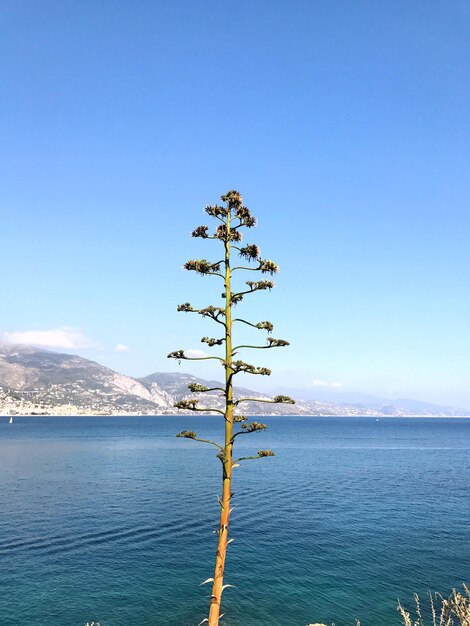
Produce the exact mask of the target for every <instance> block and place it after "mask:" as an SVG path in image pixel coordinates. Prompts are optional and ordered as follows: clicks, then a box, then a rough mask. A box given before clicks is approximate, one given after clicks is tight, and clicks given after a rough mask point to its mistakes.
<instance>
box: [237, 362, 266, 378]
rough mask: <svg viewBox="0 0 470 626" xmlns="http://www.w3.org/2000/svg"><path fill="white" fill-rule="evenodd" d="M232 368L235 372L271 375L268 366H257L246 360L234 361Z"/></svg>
mask: <svg viewBox="0 0 470 626" xmlns="http://www.w3.org/2000/svg"><path fill="white" fill-rule="evenodd" d="M232 370H233V371H234V373H235V374H237V373H238V372H245V373H246V374H259V375H261V376H270V375H271V370H270V369H268V368H267V367H255V366H254V365H250V364H249V363H245V362H244V361H233V363H232Z"/></svg>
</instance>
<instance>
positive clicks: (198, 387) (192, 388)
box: [188, 383, 209, 393]
mask: <svg viewBox="0 0 470 626" xmlns="http://www.w3.org/2000/svg"><path fill="white" fill-rule="evenodd" d="M188 389H189V390H190V391H192V392H193V393H197V392H199V391H201V392H202V391H208V390H209V387H206V386H205V385H201V384H200V383H189V385H188Z"/></svg>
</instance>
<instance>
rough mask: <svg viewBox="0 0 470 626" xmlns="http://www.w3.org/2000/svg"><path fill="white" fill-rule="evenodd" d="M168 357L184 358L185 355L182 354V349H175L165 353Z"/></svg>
mask: <svg viewBox="0 0 470 626" xmlns="http://www.w3.org/2000/svg"><path fill="white" fill-rule="evenodd" d="M167 358H168V359H178V360H181V359H185V358H186V357H185V356H184V350H175V351H174V352H170V354H168V355H167Z"/></svg>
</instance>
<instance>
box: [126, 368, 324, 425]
mask: <svg viewBox="0 0 470 626" xmlns="http://www.w3.org/2000/svg"><path fill="white" fill-rule="evenodd" d="M137 380H138V381H139V382H140V383H142V384H143V385H144V386H145V387H147V389H149V390H151V389H152V386H153V385H157V387H158V388H159V389H163V390H165V391H166V392H167V393H169V394H170V395H171V396H173V398H174V399H175V400H181V399H182V398H185V397H188V396H191V397H192V398H197V399H198V400H199V402H200V405H201V407H212V408H214V409H221V408H223V406H224V396H223V395H222V393H221V392H220V391H208V392H204V393H191V392H190V391H189V390H188V385H189V383H199V384H201V385H204V386H205V387H209V389H212V388H213V387H218V388H221V389H224V387H225V385H224V383H222V382H221V381H216V380H204V379H202V378H197V377H196V376H191V374H182V373H181V374H180V373H176V372H174V373H161V372H155V373H154V374H150V375H149V376H145V378H138V379H137ZM247 397H248V398H261V399H263V398H264V399H266V400H268V399H269V397H268V396H266V395H265V394H262V393H259V392H256V391H251V390H250V389H246V388H244V387H234V399H239V398H247ZM240 412H243V413H246V414H247V415H273V414H274V415H309V414H311V412H312V407H307V406H305V405H304V403H302V402H301V403H300V404H295V405H292V404H282V405H281V404H268V403H264V402H244V403H243V404H242V405H240ZM314 414H315V415H316V413H314Z"/></svg>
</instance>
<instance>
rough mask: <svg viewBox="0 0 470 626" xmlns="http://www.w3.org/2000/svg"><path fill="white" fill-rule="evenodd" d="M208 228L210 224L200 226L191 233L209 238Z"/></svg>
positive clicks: (194, 235)
mask: <svg viewBox="0 0 470 626" xmlns="http://www.w3.org/2000/svg"><path fill="white" fill-rule="evenodd" d="M208 230H209V226H198V227H197V228H196V229H195V230H193V232H192V233H191V237H202V239H207V238H208V237H209V235H208V234H207V231H208Z"/></svg>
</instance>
